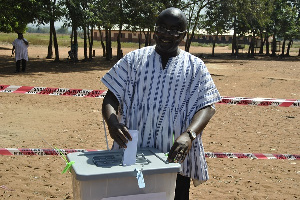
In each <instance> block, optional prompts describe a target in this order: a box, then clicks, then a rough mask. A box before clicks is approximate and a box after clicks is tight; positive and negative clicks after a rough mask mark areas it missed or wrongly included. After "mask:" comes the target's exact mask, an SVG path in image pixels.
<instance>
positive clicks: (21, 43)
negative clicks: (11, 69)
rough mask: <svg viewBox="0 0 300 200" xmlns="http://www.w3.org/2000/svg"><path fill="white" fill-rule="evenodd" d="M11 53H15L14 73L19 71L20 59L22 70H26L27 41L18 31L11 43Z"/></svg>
mask: <svg viewBox="0 0 300 200" xmlns="http://www.w3.org/2000/svg"><path fill="white" fill-rule="evenodd" d="M12 45H13V49H12V54H13V55H14V53H15V58H16V71H15V72H16V73H19V72H20V64H21V60H22V72H25V70H26V61H28V41H27V40H26V39H25V38H24V37H23V34H22V33H18V38H17V39H15V40H14V41H13V43H12Z"/></svg>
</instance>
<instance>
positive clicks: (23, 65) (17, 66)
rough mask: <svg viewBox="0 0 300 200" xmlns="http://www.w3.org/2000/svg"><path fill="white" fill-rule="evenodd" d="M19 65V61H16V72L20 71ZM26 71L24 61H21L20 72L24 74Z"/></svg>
mask: <svg viewBox="0 0 300 200" xmlns="http://www.w3.org/2000/svg"><path fill="white" fill-rule="evenodd" d="M20 64H21V60H18V61H17V62H16V72H19V71H20ZM25 70H26V60H25V59H22V72H25Z"/></svg>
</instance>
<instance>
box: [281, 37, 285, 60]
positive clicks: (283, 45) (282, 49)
mask: <svg viewBox="0 0 300 200" xmlns="http://www.w3.org/2000/svg"><path fill="white" fill-rule="evenodd" d="M284 50H285V39H283V43H282V48H281V56H282V57H284Z"/></svg>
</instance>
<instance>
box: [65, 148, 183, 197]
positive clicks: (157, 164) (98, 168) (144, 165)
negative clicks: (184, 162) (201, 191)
mask: <svg viewBox="0 0 300 200" xmlns="http://www.w3.org/2000/svg"><path fill="white" fill-rule="evenodd" d="M122 157H123V150H110V151H109V150H106V151H92V152H76V153H70V154H68V155H67V158H68V160H69V161H74V162H75V163H74V164H73V165H72V169H71V172H72V185H73V197H74V200H118V199H119V200H129V199H130V200H148V199H149V200H153V199H155V200H173V199H174V192H175V184H176V176H177V173H178V172H179V171H180V164H178V163H168V162H167V156H166V155H165V154H164V153H161V152H160V151H158V150H157V149H153V148H141V149H138V150H137V155H136V163H135V164H134V165H130V166H124V165H123V164H122Z"/></svg>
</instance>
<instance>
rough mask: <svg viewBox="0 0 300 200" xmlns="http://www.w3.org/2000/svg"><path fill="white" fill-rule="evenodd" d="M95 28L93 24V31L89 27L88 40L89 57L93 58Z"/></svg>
mask: <svg viewBox="0 0 300 200" xmlns="http://www.w3.org/2000/svg"><path fill="white" fill-rule="evenodd" d="M93 31H94V28H93V26H91V32H89V29H88V41H89V59H92V58H93V44H94V36H93Z"/></svg>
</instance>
